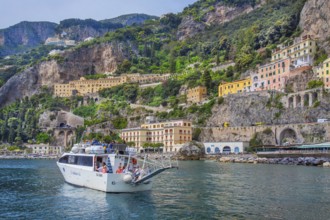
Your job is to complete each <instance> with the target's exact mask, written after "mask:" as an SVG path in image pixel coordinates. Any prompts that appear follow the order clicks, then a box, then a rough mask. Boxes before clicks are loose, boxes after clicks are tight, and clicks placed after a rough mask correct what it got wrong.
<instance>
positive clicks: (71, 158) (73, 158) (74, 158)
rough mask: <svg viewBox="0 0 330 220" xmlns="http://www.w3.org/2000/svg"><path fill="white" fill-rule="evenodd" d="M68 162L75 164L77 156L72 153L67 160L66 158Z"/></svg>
mask: <svg viewBox="0 0 330 220" xmlns="http://www.w3.org/2000/svg"><path fill="white" fill-rule="evenodd" d="M68 163H69V164H77V158H76V157H75V156H73V155H70V156H69V160H68Z"/></svg>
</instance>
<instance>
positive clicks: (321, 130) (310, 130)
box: [201, 123, 330, 145]
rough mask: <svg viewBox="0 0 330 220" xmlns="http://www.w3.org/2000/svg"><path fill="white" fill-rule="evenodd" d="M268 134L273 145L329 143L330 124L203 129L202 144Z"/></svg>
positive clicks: (247, 139)
mask: <svg viewBox="0 0 330 220" xmlns="http://www.w3.org/2000/svg"><path fill="white" fill-rule="evenodd" d="M257 132H258V133H263V132H264V133H266V132H267V133H268V135H269V136H270V137H271V139H272V144H274V145H283V144H284V145H285V144H302V143H319V142H327V141H330V123H305V124H285V125H263V126H250V127H227V128H223V127H204V128H203V129H202V133H201V141H202V142H228V141H229V142H232V141H250V140H251V138H252V137H253V136H254V134H255V133H257Z"/></svg>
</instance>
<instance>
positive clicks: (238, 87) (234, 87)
mask: <svg viewBox="0 0 330 220" xmlns="http://www.w3.org/2000/svg"><path fill="white" fill-rule="evenodd" d="M250 91H251V78H248V79H242V80H237V81H234V82H228V83H222V84H220V85H219V96H225V95H228V94H236V93H243V92H250Z"/></svg>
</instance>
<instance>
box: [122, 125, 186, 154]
mask: <svg viewBox="0 0 330 220" xmlns="http://www.w3.org/2000/svg"><path fill="white" fill-rule="evenodd" d="M191 126H192V123H191V122H190V121H188V120H174V121H163V122H154V121H150V122H147V123H145V124H142V125H141V126H140V127H137V128H128V129H123V130H122V131H121V134H120V137H121V138H122V139H123V140H124V141H126V142H134V143H135V147H136V148H137V150H138V151H140V150H141V149H142V147H143V144H144V143H163V144H164V147H163V151H164V152H175V151H176V150H177V148H175V147H174V145H176V144H184V143H186V142H189V141H191V140H192V127H191Z"/></svg>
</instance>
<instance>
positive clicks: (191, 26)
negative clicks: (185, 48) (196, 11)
mask: <svg viewBox="0 0 330 220" xmlns="http://www.w3.org/2000/svg"><path fill="white" fill-rule="evenodd" d="M205 27H206V26H205V24H203V23H200V22H197V21H195V20H194V18H193V17H192V16H187V17H185V18H183V19H182V21H181V24H180V25H179V27H178V32H177V34H176V36H177V38H178V40H186V39H188V38H191V37H193V36H195V35H196V34H198V33H200V32H202V31H204V29H205Z"/></svg>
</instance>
